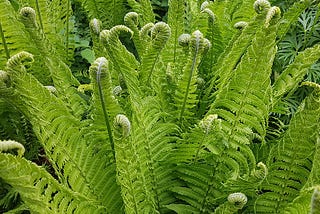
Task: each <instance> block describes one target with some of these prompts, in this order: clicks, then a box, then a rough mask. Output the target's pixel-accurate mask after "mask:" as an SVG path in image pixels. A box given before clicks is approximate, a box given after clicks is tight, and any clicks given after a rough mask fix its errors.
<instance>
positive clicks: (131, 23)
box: [124, 12, 139, 28]
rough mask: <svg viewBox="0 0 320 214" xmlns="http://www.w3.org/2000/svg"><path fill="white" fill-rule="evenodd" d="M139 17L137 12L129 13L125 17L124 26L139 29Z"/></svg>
mask: <svg viewBox="0 0 320 214" xmlns="http://www.w3.org/2000/svg"><path fill="white" fill-rule="evenodd" d="M138 17H139V15H138V13H136V12H129V13H127V14H126V15H125V16H124V24H125V25H127V26H128V27H130V28H132V27H137V26H138V25H139V19H138Z"/></svg>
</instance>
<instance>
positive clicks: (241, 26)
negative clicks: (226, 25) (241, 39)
mask: <svg viewBox="0 0 320 214" xmlns="http://www.w3.org/2000/svg"><path fill="white" fill-rule="evenodd" d="M247 26H248V22H244V21H240V22H237V23H235V24H234V26H233V27H234V28H236V29H238V30H243V29H244V28H245V27H247Z"/></svg>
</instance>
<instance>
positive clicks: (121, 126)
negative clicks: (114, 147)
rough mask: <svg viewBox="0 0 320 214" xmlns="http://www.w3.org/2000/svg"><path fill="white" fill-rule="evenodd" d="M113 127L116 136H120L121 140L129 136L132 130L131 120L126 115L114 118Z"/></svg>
mask: <svg viewBox="0 0 320 214" xmlns="http://www.w3.org/2000/svg"><path fill="white" fill-rule="evenodd" d="M113 126H114V130H115V132H116V136H119V138H124V137H128V136H129V134H130V130H131V124H130V121H129V119H128V118H127V117H126V116H125V115H123V114H118V115H117V116H116V117H115V118H114V122H113Z"/></svg>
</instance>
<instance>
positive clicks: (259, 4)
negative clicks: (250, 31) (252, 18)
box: [253, 0, 271, 13]
mask: <svg viewBox="0 0 320 214" xmlns="http://www.w3.org/2000/svg"><path fill="white" fill-rule="evenodd" d="M253 7H254V9H255V11H256V12H257V13H262V12H263V11H268V10H269V8H270V7H271V5H270V2H269V1H268V0H257V1H255V2H254V4H253Z"/></svg>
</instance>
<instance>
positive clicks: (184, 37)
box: [178, 33, 191, 47]
mask: <svg viewBox="0 0 320 214" xmlns="http://www.w3.org/2000/svg"><path fill="white" fill-rule="evenodd" d="M190 40H191V35H190V34H187V33H184V34H181V35H180V36H179V38H178V42H179V45H181V46H182V47H186V46H188V45H189V43H190Z"/></svg>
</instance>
